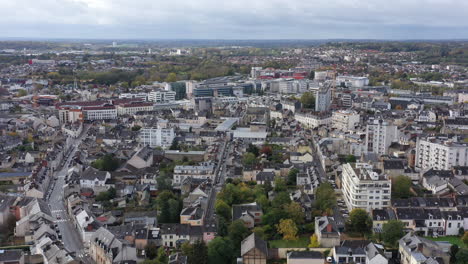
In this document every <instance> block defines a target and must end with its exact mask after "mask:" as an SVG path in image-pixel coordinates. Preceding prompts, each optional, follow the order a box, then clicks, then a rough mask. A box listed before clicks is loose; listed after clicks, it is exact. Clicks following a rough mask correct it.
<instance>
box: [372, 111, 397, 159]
mask: <svg viewBox="0 0 468 264" xmlns="http://www.w3.org/2000/svg"><path fill="white" fill-rule="evenodd" d="M396 141H398V128H397V126H394V125H391V124H390V123H389V122H387V121H384V120H382V119H374V120H371V122H370V123H369V124H368V125H367V128H366V147H367V152H373V153H376V154H379V155H385V154H388V153H387V152H388V149H389V147H390V145H391V144H392V142H396Z"/></svg>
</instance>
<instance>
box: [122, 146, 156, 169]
mask: <svg viewBox="0 0 468 264" xmlns="http://www.w3.org/2000/svg"><path fill="white" fill-rule="evenodd" d="M127 164H129V165H131V166H133V167H135V168H137V169H143V168H148V167H151V166H152V165H153V150H152V149H151V148H150V147H148V146H145V147H143V148H142V149H140V150H139V151H137V152H136V153H135V155H133V157H132V158H131V159H130V160H128V161H127Z"/></svg>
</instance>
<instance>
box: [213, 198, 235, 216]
mask: <svg viewBox="0 0 468 264" xmlns="http://www.w3.org/2000/svg"><path fill="white" fill-rule="evenodd" d="M215 210H216V214H217V215H219V216H221V217H224V219H226V220H230V219H231V207H229V205H227V204H226V203H225V202H224V201H223V200H216V204H215Z"/></svg>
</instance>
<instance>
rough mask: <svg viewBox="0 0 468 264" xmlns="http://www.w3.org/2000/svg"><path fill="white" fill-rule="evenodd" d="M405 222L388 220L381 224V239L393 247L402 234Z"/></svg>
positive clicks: (403, 233)
mask: <svg viewBox="0 0 468 264" xmlns="http://www.w3.org/2000/svg"><path fill="white" fill-rule="evenodd" d="M404 227H405V224H404V223H403V222H401V221H399V220H390V221H388V222H387V223H385V224H384V225H383V228H382V238H383V241H384V242H385V243H386V244H387V245H389V246H392V247H395V246H396V245H397V243H398V240H400V239H401V238H402V237H403V236H404V235H405V232H404Z"/></svg>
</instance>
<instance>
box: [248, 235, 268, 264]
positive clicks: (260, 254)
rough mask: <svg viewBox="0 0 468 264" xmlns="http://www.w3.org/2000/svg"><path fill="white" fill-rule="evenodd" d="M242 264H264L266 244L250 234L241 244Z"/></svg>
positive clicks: (266, 254)
mask: <svg viewBox="0 0 468 264" xmlns="http://www.w3.org/2000/svg"><path fill="white" fill-rule="evenodd" d="M241 257H242V263H243V264H266V261H267V258H268V247H267V243H266V242H265V241H264V240H262V239H261V238H260V237H258V236H257V235H256V234H255V233H252V234H251V235H250V236H248V237H247V238H246V239H244V240H242V242H241Z"/></svg>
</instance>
